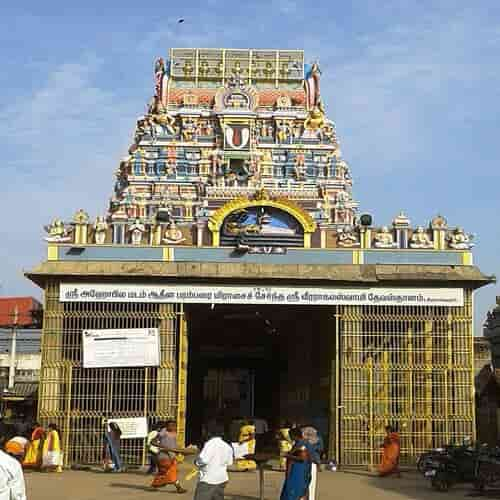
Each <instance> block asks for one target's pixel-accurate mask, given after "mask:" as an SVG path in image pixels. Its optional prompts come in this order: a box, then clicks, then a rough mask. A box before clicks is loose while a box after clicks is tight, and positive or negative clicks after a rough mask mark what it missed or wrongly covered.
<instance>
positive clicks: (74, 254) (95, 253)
mask: <svg viewBox="0 0 500 500" xmlns="http://www.w3.org/2000/svg"><path fill="white" fill-rule="evenodd" d="M162 259H163V249H162V248H152V247H135V246H132V245H130V246H124V247H119V246H116V247H111V246H110V247H101V246H95V247H94V246H92V247H84V248H78V247H76V248H75V247H74V248H71V247H61V248H60V249H59V260H71V261H89V260H90V261H91V260H94V261H96V260H117V261H141V260H143V261H161V260H162Z"/></svg>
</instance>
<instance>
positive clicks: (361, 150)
mask: <svg viewBox="0 0 500 500" xmlns="http://www.w3.org/2000/svg"><path fill="white" fill-rule="evenodd" d="M9 3H10V4H11V5H12V6H11V7H6V6H2V7H1V8H0V14H1V18H2V20H3V21H4V29H2V30H1V31H0V59H1V61H2V71H1V72H0V90H1V92H0V117H1V120H0V146H1V150H2V153H3V167H2V168H1V169H0V181H1V186H2V196H1V199H0V209H1V211H2V213H3V220H4V223H3V224H2V225H1V229H0V237H1V241H2V245H1V248H0V262H1V264H0V266H1V275H0V284H1V289H0V292H1V293H2V294H9V295H14V294H34V295H36V294H37V293H38V292H37V289H36V288H35V287H34V286H33V285H31V284H30V283H29V282H28V281H27V280H25V279H24V278H23V276H22V270H23V269H29V268H30V267H32V266H33V265H35V264H36V263H37V262H39V261H41V260H42V259H44V258H45V244H44V242H43V229H42V226H43V225H44V224H47V223H48V222H49V221H50V220H51V219H52V218H53V217H54V216H62V217H64V218H66V219H69V218H70V216H71V215H72V214H73V213H74V212H75V211H76V209H78V208H80V207H82V208H85V209H86V210H87V211H88V212H89V213H90V214H91V215H92V217H94V216H95V215H97V214H100V213H104V211H105V209H106V206H107V200H108V199H109V196H110V195H111V191H112V187H113V172H114V171H115V170H116V168H117V166H118V162H119V159H120V158H121V157H122V156H124V155H125V154H126V151H127V148H128V145H129V144H130V142H131V138H132V134H133V129H134V124H135V120H136V118H137V116H139V115H141V114H142V113H143V111H144V109H145V105H146V103H147V102H148V100H149V98H150V96H151V95H152V92H153V76H152V67H153V61H154V59H155V57H157V56H159V55H163V56H166V55H167V54H168V49H169V47H171V46H174V47H239V48H250V47H253V48H303V49H304V50H305V51H306V59H309V60H312V59H319V60H320V64H321V68H322V73H323V74H322V95H323V99H324V101H325V102H326V105H327V112H328V114H329V117H330V118H332V119H333V120H334V121H335V123H336V126H337V133H338V136H339V139H340V143H341V148H342V151H343V154H344V157H345V158H346V160H347V161H348V162H349V164H350V166H351V168H352V173H353V177H354V181H355V185H354V194H355V197H356V198H357V199H358V200H359V201H360V202H361V207H362V209H363V210H367V211H370V212H371V213H373V214H374V215H375V222H376V223H378V224H383V223H389V222H390V221H391V220H392V218H393V217H394V216H395V215H396V214H397V213H398V212H399V211H400V210H401V209H404V210H405V212H406V213H407V214H408V216H409V217H410V219H411V220H412V222H413V223H414V224H415V225H416V224H427V223H428V221H429V220H430V219H431V218H432V216H434V215H435V214H437V213H442V214H443V215H445V216H446V217H447V218H448V221H449V223H450V225H461V226H463V227H464V228H465V229H466V230H468V231H470V232H473V233H475V234H476V244H477V246H476V248H475V252H474V254H475V262H476V263H477V264H478V265H479V266H480V268H481V269H482V270H483V272H485V273H487V274H495V273H497V272H498V271H497V268H498V264H499V262H500V254H499V242H500V234H499V233H500V223H499V222H498V221H497V219H496V214H497V213H498V212H497V210H498V209H499V203H498V193H499V189H500V174H499V165H498V159H499V158H500V155H499V152H500V151H499V149H500V139H499V134H500V128H499V121H500V65H499V54H500V2H498V1H496V0H491V1H488V0H483V1H480V2H470V1H469V2H465V1H459V0H456V1H451V0H450V1H438V0H432V1H426V0H424V1H410V0H408V1H405V0H393V1H385V0H370V1H368V0H365V1H350V2H347V1H345V0H344V1H332V0H325V1H316V2H312V1H310V2H299V1H293V0H290V1H284V0H278V1H274V0H266V1H252V2H234V1H232V2H225V1H215V0H205V1H203V2H192V1H189V0H185V1H184V2H175V4H174V3H172V2H168V1H163V2H155V1H150V2H137V1H133V2H132V1H127V0H122V1H120V2H117V1H107V2H106V1H101V2H97V1H95V0H87V1H86V2H78V4H76V3H74V4H73V3H72V2H69V3H68V2H62V1H50V0H48V1H45V2H34V1H25V2H16V3H14V2H9ZM474 4H476V5H474ZM180 17H182V18H185V23H183V24H177V22H176V21H177V19H178V18H180ZM497 293H499V292H498V287H496V286H489V287H486V288H485V289H483V290H481V291H479V292H478V293H477V295H476V326H477V328H478V332H477V333H479V328H480V326H481V324H482V321H483V319H484V316H485V313H486V310H487V309H488V308H490V307H491V306H492V305H493V304H494V299H495V295H496V294H497Z"/></svg>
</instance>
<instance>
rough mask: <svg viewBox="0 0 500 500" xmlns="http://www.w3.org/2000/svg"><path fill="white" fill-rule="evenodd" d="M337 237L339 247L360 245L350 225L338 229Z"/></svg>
mask: <svg viewBox="0 0 500 500" xmlns="http://www.w3.org/2000/svg"><path fill="white" fill-rule="evenodd" d="M337 238H338V245H339V247H345V248H350V247H359V245H360V242H359V236H358V234H357V233H355V232H354V230H353V229H352V228H351V227H349V228H345V229H339V232H338V236H337Z"/></svg>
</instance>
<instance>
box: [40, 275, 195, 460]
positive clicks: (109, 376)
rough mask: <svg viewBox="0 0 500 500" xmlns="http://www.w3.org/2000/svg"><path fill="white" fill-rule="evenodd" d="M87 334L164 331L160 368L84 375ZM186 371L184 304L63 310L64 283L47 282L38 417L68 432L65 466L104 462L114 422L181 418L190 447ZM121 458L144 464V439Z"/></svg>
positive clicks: (66, 306) (126, 445)
mask: <svg viewBox="0 0 500 500" xmlns="http://www.w3.org/2000/svg"><path fill="white" fill-rule="evenodd" d="M87 328H88V329H113V328H159V331H160V349H161V357H160V366H159V367H139V368H92V369H91V368H83V367H82V347H81V343H82V330H83V329H87ZM178 366H179V367H180V369H178ZM186 371H187V334H186V325H185V320H184V313H183V309H182V305H179V304H145V303H97V302H95V303H62V302H60V301H59V283H58V281H55V280H53V281H50V282H49V283H47V287H46V290H45V316H44V325H43V337H42V366H41V374H40V389H39V402H38V416H39V419H40V420H41V421H42V423H44V424H48V423H50V422H54V423H56V424H57V425H58V426H59V428H60V429H61V431H62V442H63V449H64V453H65V463H66V464H69V463H80V464H82V463H90V464H93V463H99V462H100V461H101V456H102V444H103V440H102V435H103V427H102V421H103V419H104V418H107V417H114V418H123V417H142V416H144V417H147V418H148V422H149V424H151V423H152V422H154V421H158V420H165V419H167V418H177V419H178V424H179V433H180V439H181V441H183V440H184V433H185V406H186V402H185V401H186V394H185V391H186ZM122 455H123V457H124V459H125V462H126V463H127V464H129V465H139V464H141V463H143V462H144V459H145V455H144V442H143V439H127V440H123V441H122Z"/></svg>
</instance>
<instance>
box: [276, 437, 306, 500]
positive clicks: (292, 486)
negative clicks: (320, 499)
mask: <svg viewBox="0 0 500 500" xmlns="http://www.w3.org/2000/svg"><path fill="white" fill-rule="evenodd" d="M287 458H288V463H287V470H286V475H285V482H284V483H283V489H282V490H281V496H280V500H305V499H306V498H307V495H308V490H309V485H310V484H311V458H310V456H309V452H308V450H307V447H306V446H303V445H299V446H297V447H295V448H294V449H293V450H292V451H291V453H290V454H289V455H288V457H287Z"/></svg>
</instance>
